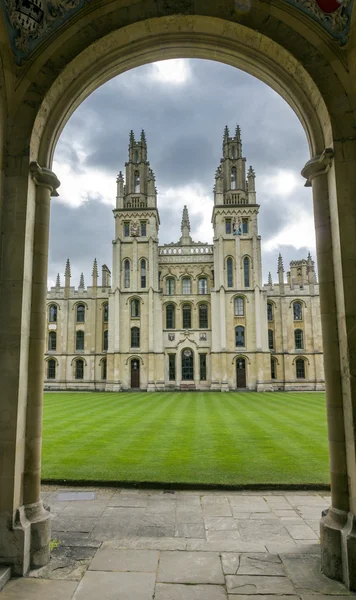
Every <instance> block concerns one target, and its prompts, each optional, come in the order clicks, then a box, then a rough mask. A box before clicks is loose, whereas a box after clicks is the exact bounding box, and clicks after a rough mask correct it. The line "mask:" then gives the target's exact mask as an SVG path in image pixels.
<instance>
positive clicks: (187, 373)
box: [182, 348, 194, 381]
mask: <svg viewBox="0 0 356 600" xmlns="http://www.w3.org/2000/svg"><path fill="white" fill-rule="evenodd" d="M193 379H194V357H193V352H192V350H190V348H186V349H185V350H183V352H182V380H183V381H192V380H193Z"/></svg>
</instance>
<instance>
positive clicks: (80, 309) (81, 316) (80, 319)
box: [77, 304, 85, 323]
mask: <svg viewBox="0 0 356 600" xmlns="http://www.w3.org/2000/svg"><path fill="white" fill-rule="evenodd" d="M84 321H85V306H84V304H78V306H77V323H84Z"/></svg>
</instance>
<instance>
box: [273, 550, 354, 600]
mask: <svg viewBox="0 0 356 600" xmlns="http://www.w3.org/2000/svg"><path fill="white" fill-rule="evenodd" d="M281 559H282V562H283V564H284V566H285V568H286V572H287V575H288V577H290V579H291V580H292V582H293V584H294V586H295V588H296V590H302V591H304V592H305V593H307V592H309V593H310V594H312V593H319V594H330V595H331V594H338V593H344V594H345V586H344V585H343V584H342V583H339V582H338V581H333V580H332V579H328V578H327V577H326V576H325V575H323V574H322V573H321V571H320V556H312V555H308V556H304V555H303V554H299V555H298V554H296V555H291V554H290V555H286V556H284V555H281Z"/></svg>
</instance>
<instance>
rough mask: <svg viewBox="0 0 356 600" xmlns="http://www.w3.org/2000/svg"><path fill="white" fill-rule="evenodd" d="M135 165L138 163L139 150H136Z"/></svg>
mask: <svg viewBox="0 0 356 600" xmlns="http://www.w3.org/2000/svg"><path fill="white" fill-rule="evenodd" d="M135 163H136V164H137V163H138V150H135Z"/></svg>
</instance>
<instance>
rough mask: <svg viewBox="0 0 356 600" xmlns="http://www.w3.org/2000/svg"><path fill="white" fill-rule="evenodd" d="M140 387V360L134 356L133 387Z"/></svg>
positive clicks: (132, 363)
mask: <svg viewBox="0 0 356 600" xmlns="http://www.w3.org/2000/svg"><path fill="white" fill-rule="evenodd" d="M139 387H140V361H139V360H137V359H136V358H134V359H133V360H132V361H131V388H134V389H137V388H139Z"/></svg>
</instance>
